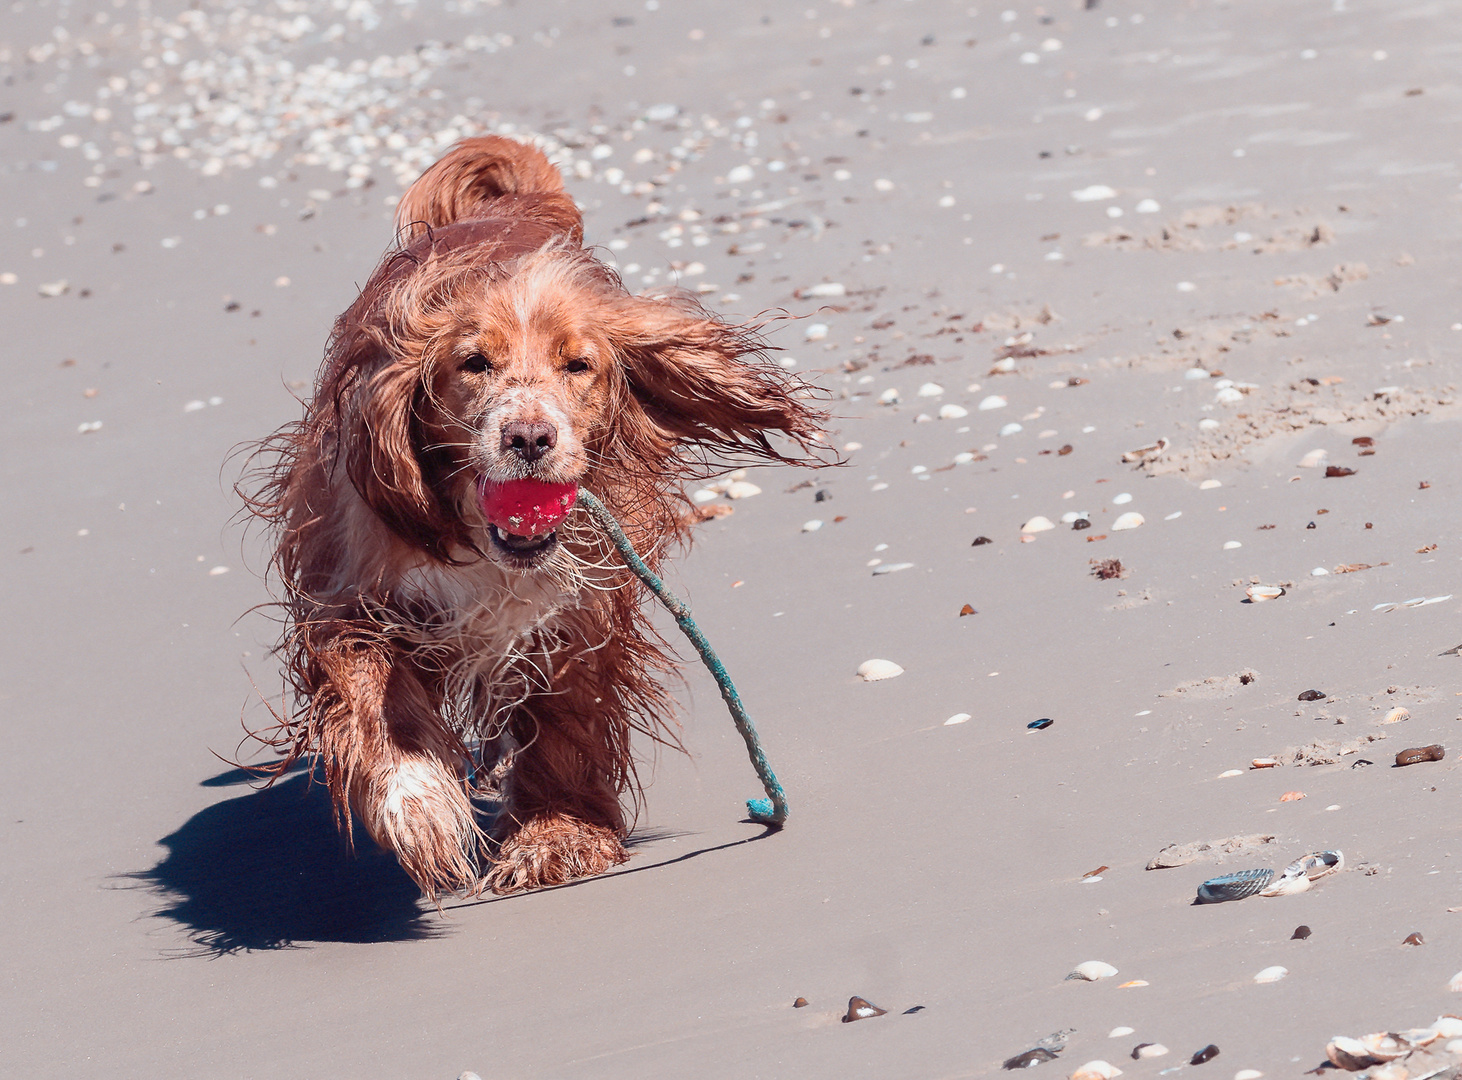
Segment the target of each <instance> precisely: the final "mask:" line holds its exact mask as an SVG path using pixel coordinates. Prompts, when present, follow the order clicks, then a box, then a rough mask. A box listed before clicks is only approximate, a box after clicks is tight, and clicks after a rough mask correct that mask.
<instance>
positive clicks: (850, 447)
mask: <svg viewBox="0 0 1462 1080" xmlns="http://www.w3.org/2000/svg"><path fill="white" fill-rule="evenodd" d="M843 449H844V450H846V451H848V453H850V454H851V453H852V452H853V451H854V450H862V449H863V444H862V443H860V442H846V443H843Z"/></svg>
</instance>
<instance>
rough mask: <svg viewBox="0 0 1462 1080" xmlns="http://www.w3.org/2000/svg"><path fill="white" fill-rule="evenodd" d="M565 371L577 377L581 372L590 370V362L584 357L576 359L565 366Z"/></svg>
mask: <svg viewBox="0 0 1462 1080" xmlns="http://www.w3.org/2000/svg"><path fill="white" fill-rule="evenodd" d="M564 370H565V371H569V372H572V373H573V374H575V375H577V374H578V373H579V372H581V371H588V370H589V361H587V360H585V359H584V358H583V357H575V358H574V359H572V360H570V361H569V362H568V363H567V364H565V365H564Z"/></svg>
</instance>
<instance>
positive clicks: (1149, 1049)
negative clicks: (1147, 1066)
mask: <svg viewBox="0 0 1462 1080" xmlns="http://www.w3.org/2000/svg"><path fill="white" fill-rule="evenodd" d="M1132 1053H1133V1054H1135V1055H1136V1056H1137V1057H1138V1058H1155V1057H1162V1056H1163V1055H1164V1054H1166V1053H1168V1048H1167V1047H1166V1046H1164V1045H1163V1044H1162V1043H1143V1044H1142V1045H1141V1046H1139V1047H1137V1048H1136V1049H1135V1050H1133V1051H1132Z"/></svg>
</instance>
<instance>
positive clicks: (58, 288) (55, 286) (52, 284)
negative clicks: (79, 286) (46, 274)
mask: <svg viewBox="0 0 1462 1080" xmlns="http://www.w3.org/2000/svg"><path fill="white" fill-rule="evenodd" d="M36 291H37V292H38V293H40V294H41V295H42V296H46V297H51V298H52V299H54V298H55V297H57V296H62V295H64V294H65V293H68V292H70V291H71V285H70V283H69V282H66V281H48V282H46V283H45V284H44V285H41V286H39V287H37V289H36Z"/></svg>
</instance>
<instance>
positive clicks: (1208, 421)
mask: <svg viewBox="0 0 1462 1080" xmlns="http://www.w3.org/2000/svg"><path fill="white" fill-rule="evenodd" d="M1221 427H1223V425H1222V424H1220V423H1219V422H1218V421H1217V420H1215V419H1213V417H1211V416H1205V417H1204V418H1203V419H1202V420H1199V421H1198V430H1199V431H1217V430H1218V429H1219V428H1221Z"/></svg>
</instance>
